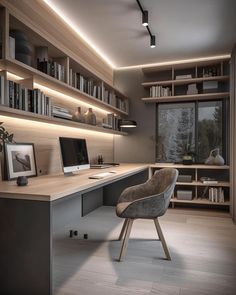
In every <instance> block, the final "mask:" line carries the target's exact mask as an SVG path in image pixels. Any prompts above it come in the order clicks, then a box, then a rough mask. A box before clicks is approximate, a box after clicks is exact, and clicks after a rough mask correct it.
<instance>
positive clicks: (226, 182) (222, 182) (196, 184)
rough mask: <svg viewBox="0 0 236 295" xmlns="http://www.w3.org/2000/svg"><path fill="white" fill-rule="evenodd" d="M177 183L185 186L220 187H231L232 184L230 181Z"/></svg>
mask: <svg viewBox="0 0 236 295" xmlns="http://www.w3.org/2000/svg"><path fill="white" fill-rule="evenodd" d="M176 185H184V186H205V187H206V186H219V187H229V186H230V184H229V182H228V181H219V182H218V183H202V182H201V181H192V182H176Z"/></svg>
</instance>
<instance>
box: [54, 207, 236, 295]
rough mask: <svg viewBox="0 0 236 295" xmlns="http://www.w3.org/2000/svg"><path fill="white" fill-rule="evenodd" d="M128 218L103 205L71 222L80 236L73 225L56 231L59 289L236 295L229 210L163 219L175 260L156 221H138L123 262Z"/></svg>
mask: <svg viewBox="0 0 236 295" xmlns="http://www.w3.org/2000/svg"><path fill="white" fill-rule="evenodd" d="M122 222H123V220H121V219H119V218H117V217H116V216H115V210H114V208H113V207H101V208H99V209H97V210H95V211H93V212H92V213H90V214H88V215H87V216H86V217H83V218H82V219H81V220H80V221H79V222H78V224H77V225H76V224H73V225H71V226H68V229H69V228H70V227H73V228H75V229H78V231H79V237H78V238H73V239H69V238H68V237H67V236H66V234H65V233H66V231H67V230H68V229H63V230H62V231H61V233H57V235H55V240H54V265H53V273H54V286H53V287H54V294H56V295H75V294H76V295H78V294H79V295H93V294H96V295H104V294H112V295H134V294H137V295H141V294H149V295H233V294H236V225H235V224H233V222H232V220H231V219H230V217H229V215H228V214H227V213H218V212H215V213H214V212H209V211H200V210H190V209H189V210H187V209H186V210H184V209H169V210H168V211H167V213H166V215H165V216H163V217H162V218H160V224H161V226H162V229H163V233H164V235H165V237H166V241H167V244H168V246H169V249H170V252H171V257H172V261H167V260H165V259H163V258H164V253H163V249H162V247H161V244H160V242H159V241H157V235H156V230H155V227H154V223H153V221H148V220H136V221H135V222H134V224H133V228H132V232H131V239H130V241H129V245H128V250H127V254H126V257H125V260H124V261H123V262H117V260H116V259H117V258H118V257H119V251H120V246H121V242H120V241H118V240H117V239H118V237H119V233H120V230H121V227H122V224H123V223H122ZM84 233H87V234H88V239H87V240H84V239H83V234H84Z"/></svg>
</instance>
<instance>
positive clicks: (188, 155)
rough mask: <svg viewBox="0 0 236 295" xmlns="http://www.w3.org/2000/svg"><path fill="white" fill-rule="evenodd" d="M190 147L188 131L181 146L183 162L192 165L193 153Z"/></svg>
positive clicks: (190, 140) (190, 141)
mask: <svg viewBox="0 0 236 295" xmlns="http://www.w3.org/2000/svg"><path fill="white" fill-rule="evenodd" d="M191 148H192V132H190V133H189V135H188V139H187V142H186V144H185V145H184V148H183V158H182V160H183V164H184V165H192V164H193V163H194V157H195V153H194V152H193V151H192V150H191Z"/></svg>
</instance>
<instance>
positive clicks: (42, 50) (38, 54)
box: [35, 46, 48, 62]
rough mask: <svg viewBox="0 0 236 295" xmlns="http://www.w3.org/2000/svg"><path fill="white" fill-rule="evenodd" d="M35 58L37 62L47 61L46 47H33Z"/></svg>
mask: <svg viewBox="0 0 236 295" xmlns="http://www.w3.org/2000/svg"><path fill="white" fill-rule="evenodd" d="M35 58H36V60H37V62H42V61H48V47H47V46H37V47H35Z"/></svg>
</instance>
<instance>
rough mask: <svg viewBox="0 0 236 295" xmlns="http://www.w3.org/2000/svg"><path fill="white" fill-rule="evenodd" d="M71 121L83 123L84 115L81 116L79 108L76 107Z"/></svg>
mask: <svg viewBox="0 0 236 295" xmlns="http://www.w3.org/2000/svg"><path fill="white" fill-rule="evenodd" d="M72 120H73V121H76V122H80V123H84V122H85V118H84V115H83V114H81V108H80V107H78V109H77V111H76V112H75V113H74V114H73V116H72Z"/></svg>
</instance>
